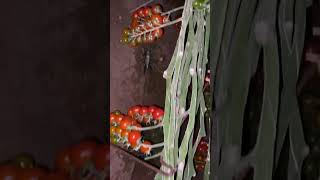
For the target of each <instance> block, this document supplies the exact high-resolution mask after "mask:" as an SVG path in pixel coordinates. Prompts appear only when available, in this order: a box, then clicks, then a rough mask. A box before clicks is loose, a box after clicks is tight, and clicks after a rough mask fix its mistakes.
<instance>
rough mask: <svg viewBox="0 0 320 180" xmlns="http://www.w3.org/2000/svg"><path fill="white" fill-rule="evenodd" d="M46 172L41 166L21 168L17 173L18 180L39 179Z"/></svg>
mask: <svg viewBox="0 0 320 180" xmlns="http://www.w3.org/2000/svg"><path fill="white" fill-rule="evenodd" d="M46 174H47V172H46V171H45V170H44V169H41V168H26V169H22V170H21V173H19V175H18V179H19V180H39V179H40V178H42V177H44V176H45V175H46Z"/></svg>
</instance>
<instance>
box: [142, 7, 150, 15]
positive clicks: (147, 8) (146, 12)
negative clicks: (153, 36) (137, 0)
mask: <svg viewBox="0 0 320 180" xmlns="http://www.w3.org/2000/svg"><path fill="white" fill-rule="evenodd" d="M143 13H144V17H150V16H151V15H152V9H151V8H150V7H145V8H144V9H143Z"/></svg>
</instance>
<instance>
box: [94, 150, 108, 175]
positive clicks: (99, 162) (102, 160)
mask: <svg viewBox="0 0 320 180" xmlns="http://www.w3.org/2000/svg"><path fill="white" fill-rule="evenodd" d="M92 159H93V163H94V166H95V167H96V169H97V170H98V171H101V170H103V169H104V168H106V167H107V166H108V165H109V163H110V147H109V144H100V145H98V146H97V148H96V149H95V151H94V155H93V158H92Z"/></svg>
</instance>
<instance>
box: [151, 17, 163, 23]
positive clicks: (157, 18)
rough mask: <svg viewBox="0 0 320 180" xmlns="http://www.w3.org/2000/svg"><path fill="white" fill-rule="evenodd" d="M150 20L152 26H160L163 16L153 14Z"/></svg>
mask: <svg viewBox="0 0 320 180" xmlns="http://www.w3.org/2000/svg"><path fill="white" fill-rule="evenodd" d="M151 21H152V24H153V26H160V25H161V24H163V17H162V16H161V15H159V14H154V15H152V16H151Z"/></svg>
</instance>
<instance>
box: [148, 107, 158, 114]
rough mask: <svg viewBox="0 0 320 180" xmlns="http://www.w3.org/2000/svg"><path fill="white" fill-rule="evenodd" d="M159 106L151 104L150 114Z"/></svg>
mask: <svg viewBox="0 0 320 180" xmlns="http://www.w3.org/2000/svg"><path fill="white" fill-rule="evenodd" d="M157 108H158V107H156V106H149V108H148V112H149V113H150V114H152V113H153V112H154V111H155V110H156V109H157Z"/></svg>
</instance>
